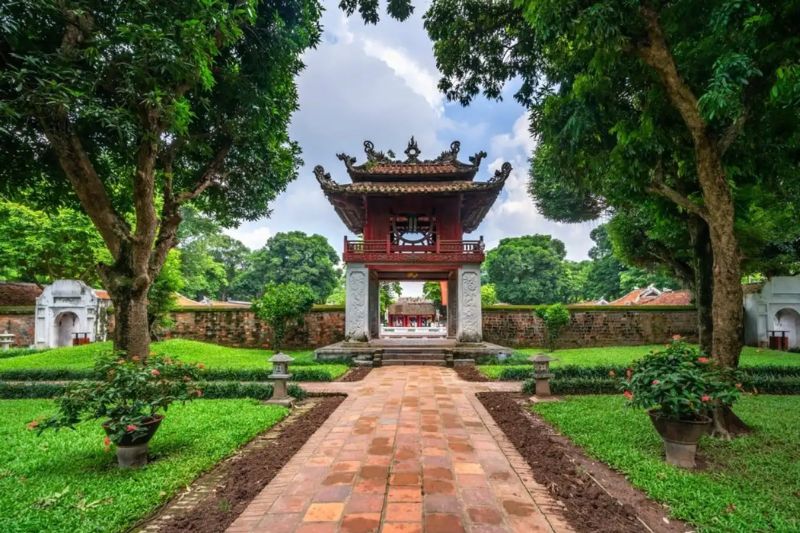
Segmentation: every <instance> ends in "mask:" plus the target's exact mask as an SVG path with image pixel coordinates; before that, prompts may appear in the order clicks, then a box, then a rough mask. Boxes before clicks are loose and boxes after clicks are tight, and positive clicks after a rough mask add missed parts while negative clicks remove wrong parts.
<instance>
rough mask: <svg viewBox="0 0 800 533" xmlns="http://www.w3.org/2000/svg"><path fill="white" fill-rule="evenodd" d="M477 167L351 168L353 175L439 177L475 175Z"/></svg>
mask: <svg viewBox="0 0 800 533" xmlns="http://www.w3.org/2000/svg"><path fill="white" fill-rule="evenodd" d="M475 170H476V169H475V167H473V166H467V165H460V164H458V163H456V162H451V161H446V162H442V163H428V162H424V163H402V162H386V163H376V164H372V165H368V166H367V165H362V166H358V167H351V168H350V173H351V174H382V175H398V176H409V175H412V176H416V175H428V176H430V175H439V174H459V173H465V174H475Z"/></svg>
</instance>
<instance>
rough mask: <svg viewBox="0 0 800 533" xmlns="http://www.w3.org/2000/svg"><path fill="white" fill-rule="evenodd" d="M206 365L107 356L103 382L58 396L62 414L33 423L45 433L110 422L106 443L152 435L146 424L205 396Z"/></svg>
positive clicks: (101, 364) (100, 370) (100, 366)
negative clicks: (92, 422) (202, 373)
mask: <svg viewBox="0 0 800 533" xmlns="http://www.w3.org/2000/svg"><path fill="white" fill-rule="evenodd" d="M200 370H201V365H193V364H187V363H182V362H180V361H176V360H174V359H170V358H169V357H165V356H158V355H151V356H150V357H148V358H147V359H145V360H144V361H143V360H141V358H139V357H135V356H134V357H132V358H130V359H126V358H124V357H121V356H120V355H119V354H116V355H115V354H111V355H108V356H104V357H101V358H100V360H99V361H98V362H97V365H96V366H95V372H96V375H97V379H98V381H83V382H81V383H78V384H76V385H73V386H71V387H69V388H68V389H67V391H66V392H65V393H64V394H63V396H61V397H60V398H58V400H57V403H58V413H57V414H56V415H54V416H53V417H52V418H50V419H49V420H46V421H44V422H41V423H40V422H38V421H34V422H31V424H29V427H31V428H32V429H33V428H35V429H37V430H38V431H39V432H42V431H44V430H45V429H51V428H52V429H59V428H62V427H70V428H72V427H74V426H75V424H77V423H78V422H80V421H82V420H91V419H102V418H105V419H107V422H106V423H105V424H104V426H105V427H106V430H107V432H108V435H109V436H108V437H106V439H107V440H106V441H105V444H106V446H108V445H109V444H110V443H111V442H113V443H115V444H119V442H120V441H121V440H122V438H123V437H125V436H126V435H127V436H129V437H130V438H132V439H136V438H138V437H140V436H142V435H144V434H146V433H147V428H146V427H144V424H145V423H147V422H150V421H152V420H153V418H154V417H156V416H158V415H160V414H162V413H163V412H165V411H166V410H167V408H169V406H170V404H172V403H173V402H178V401H180V402H185V401H188V400H192V399H195V398H199V397H201V396H202V395H203V391H202V389H201V383H199V379H200Z"/></svg>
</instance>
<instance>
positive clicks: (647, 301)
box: [610, 286, 692, 305]
mask: <svg viewBox="0 0 800 533" xmlns="http://www.w3.org/2000/svg"><path fill="white" fill-rule="evenodd" d="M691 303H692V293H691V291H686V290H679V291H671V290H668V289H664V290H663V291H660V290H658V289H656V288H655V287H652V286H650V287H645V288H643V289H633V290H632V291H631V292H629V293H628V294H626V295H625V296H622V297H621V298H617V299H616V300H614V301H613V302H611V303H610V305H690V304H691Z"/></svg>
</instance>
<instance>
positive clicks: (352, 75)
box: [228, 1, 596, 295]
mask: <svg viewBox="0 0 800 533" xmlns="http://www.w3.org/2000/svg"><path fill="white" fill-rule="evenodd" d="M337 4H338V1H334V2H326V7H327V8H328V10H327V11H326V12H325V14H324V16H323V19H322V24H323V26H324V36H323V39H322V42H321V43H320V45H319V46H318V47H317V48H316V49H314V50H310V51H308V52H307V53H306V54H305V56H304V62H305V64H306V69H305V70H304V71H303V73H302V74H301V75H300V76H299V78H298V80H297V83H298V89H299V93H300V109H299V111H297V112H296V113H295V115H294V117H293V120H292V124H291V128H290V133H291V135H292V138H293V139H294V140H296V141H297V142H298V143H299V144H300V146H301V148H302V150H303V156H302V157H303V160H304V162H305V164H304V165H303V167H302V168H301V169H300V176H299V178H298V179H297V180H296V181H295V182H293V183H292V184H290V185H289V187H288V189H287V191H286V192H285V193H284V194H282V195H281V196H280V197H279V198H278V199H277V200H276V201H275V202H274V205H273V210H272V214H271V216H270V217H269V218H265V219H262V220H258V221H255V222H249V223H245V224H243V225H242V226H240V227H239V228H236V229H233V230H230V231H229V232H228V233H230V234H231V235H232V236H234V237H236V238H238V239H240V240H241V241H243V242H244V243H245V244H246V245H247V246H249V247H250V248H252V249H257V248H260V247H261V246H263V245H264V243H265V242H266V240H267V239H268V238H269V237H270V236H272V235H274V234H275V233H278V232H281V231H290V230H301V231H305V232H307V233H319V234H321V235H324V236H325V237H327V238H328V240H329V241H330V243H331V244H332V245H333V247H334V248H336V249H337V250H338V251H341V247H342V240H343V239H342V238H343V236H344V235H345V234H347V228H346V227H345V226H344V224H342V222H341V221H340V220H339V218H338V217H337V216H336V214H335V213H334V211H333V208H332V207H331V206H330V204H329V203H328V202H327V200H326V199H325V197H324V196H323V194H322V192H321V191H320V189H319V186H318V184H317V182H316V180H315V179H314V176H313V173H312V172H311V169H313V168H314V166H315V165H317V164H321V165H323V166H324V167H325V169H326V170H327V171H328V172H330V173H331V176H332V177H333V179H334V180H336V181H339V182H347V181H349V178H348V176H347V174H346V173H345V172H344V166H343V164H342V163H341V162H340V161H338V160H337V159H336V155H335V154H336V153H338V152H346V153H348V154H350V155H352V156H355V157H356V158H357V159H358V161H359V162H360V161H363V159H364V152H363V148H362V143H363V141H364V140H366V139H369V140H372V141H373V142H374V143H375V146H376V148H378V149H379V150H388V149H393V150H394V151H395V152H396V153H398V154H401V153H402V152H403V150H404V149H405V147H406V145H407V143H408V139H409V137H411V136H412V135H413V136H415V138H416V139H417V141H418V143H419V147H420V149H421V150H422V154H421V157H423V158H433V157H436V156H437V155H438V154H439V153H441V152H442V150H445V149H446V148H447V147H448V146H449V145H450V143H451V142H452V141H453V140H460V141H461V153H460V156H461V159H462V160H465V159H466V158H467V156H469V155H471V154H474V153H476V152H478V151H480V150H485V151H486V152H487V153H488V157H487V158H486V159H485V160H484V162H483V163H482V165H481V170H480V171H479V172H478V175H477V176H476V179H477V180H486V179H488V178H489V177H490V176H491V175H492V173H493V172H494V170H495V169H497V168H499V167H500V165H501V164H502V163H503V162H504V161H509V162H510V163H511V164H512V165H513V167H514V171H513V172H512V175H511V176H510V178H509V179H508V181H507V182H506V186H505V189H504V191H503V192H502V193H501V195H500V197H499V198H498V199H497V202H496V203H495V205H494V207H493V208H492V210H491V211H490V212H489V214H488V215H487V217H486V219H485V220H484V222H483V223H482V224H481V226H480V227H479V228H478V229H477V230H476V231H475V232H474V233H473V234H472V235H471V237H473V238H477V237H478V236H479V235H483V237H484V239H485V240H486V242H487V246H489V247H491V246H495V245H496V244H497V242H498V241H499V240H500V239H501V238H503V237H513V236H519V235H527V234H531V233H545V234H550V235H553V236H555V237H556V238H558V239H561V240H562V241H564V243H565V244H566V247H567V253H568V257H569V258H570V259H574V260H580V259H585V258H586V257H587V252H588V250H589V248H590V247H591V245H592V242H591V239H590V238H589V232H590V231H591V229H592V227H594V226H595V225H596V224H592V223H590V224H557V223H554V222H550V221H548V220H545V219H544V217H542V216H541V215H540V214H539V213H538V212H537V211H536V207H535V206H534V205H533V202H532V200H531V199H530V197H529V196H528V194H527V192H526V185H527V170H528V158H529V157H530V154H531V150H532V149H533V147H534V141H533V140H532V139H531V136H530V133H529V132H528V121H527V117H526V115H525V112H524V110H523V109H522V107H521V106H520V105H519V104H517V103H516V102H515V101H514V100H513V98H511V94H512V92H513V88H511V87H509V88H507V90H506V93H507V97H506V98H504V99H503V101H500V102H495V101H487V100H485V99H480V100H478V101H476V102H474V103H473V104H472V105H470V106H469V107H466V108H463V107H461V106H460V105H459V104H457V103H451V102H447V101H446V100H445V98H444V97H443V95H442V94H440V93H439V91H438V90H437V88H436V83H437V81H438V79H439V77H440V75H439V72H438V70H437V69H436V62H435V60H434V57H433V52H432V50H431V42H430V40H429V39H428V36H427V34H426V33H425V30H424V29H423V27H422V13H424V8H425V5H424V3H420V2H418V3H417V4H418V6H417V12H416V13H415V15H414V16H413V17H412V18H411V19H409V20H408V21H406V22H403V23H400V22H396V21H393V20H390V19H389V18H388V17H385V16H384V17H383V20H382V21H381V22H380V23H379V24H378V25H377V26H365V25H364V24H363V23H362V22H361V20H360V19H359V18H357V17H352V18H347V17H345V16H344V15H343V14H342V13H341V11H339V10H338V9H337V8H336V5H337ZM418 292H419V291H418V287H414V286H411V285H409V286H408V287H406V290H404V293H405V294H410V295H415V294H418Z"/></svg>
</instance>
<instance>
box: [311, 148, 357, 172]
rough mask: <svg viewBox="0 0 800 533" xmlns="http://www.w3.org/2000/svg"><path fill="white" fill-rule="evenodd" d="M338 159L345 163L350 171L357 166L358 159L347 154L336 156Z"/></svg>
mask: <svg viewBox="0 0 800 533" xmlns="http://www.w3.org/2000/svg"><path fill="white" fill-rule="evenodd" d="M336 158H337V159H338V160H339V161H344V166H345V167H346V168H347V169H348V170H350V169H351V168H353V165H355V164H356V158H355V157H351V156H349V155H347V154H346V153H344V152H342V153H341V154H336ZM314 170H316V169H314Z"/></svg>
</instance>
